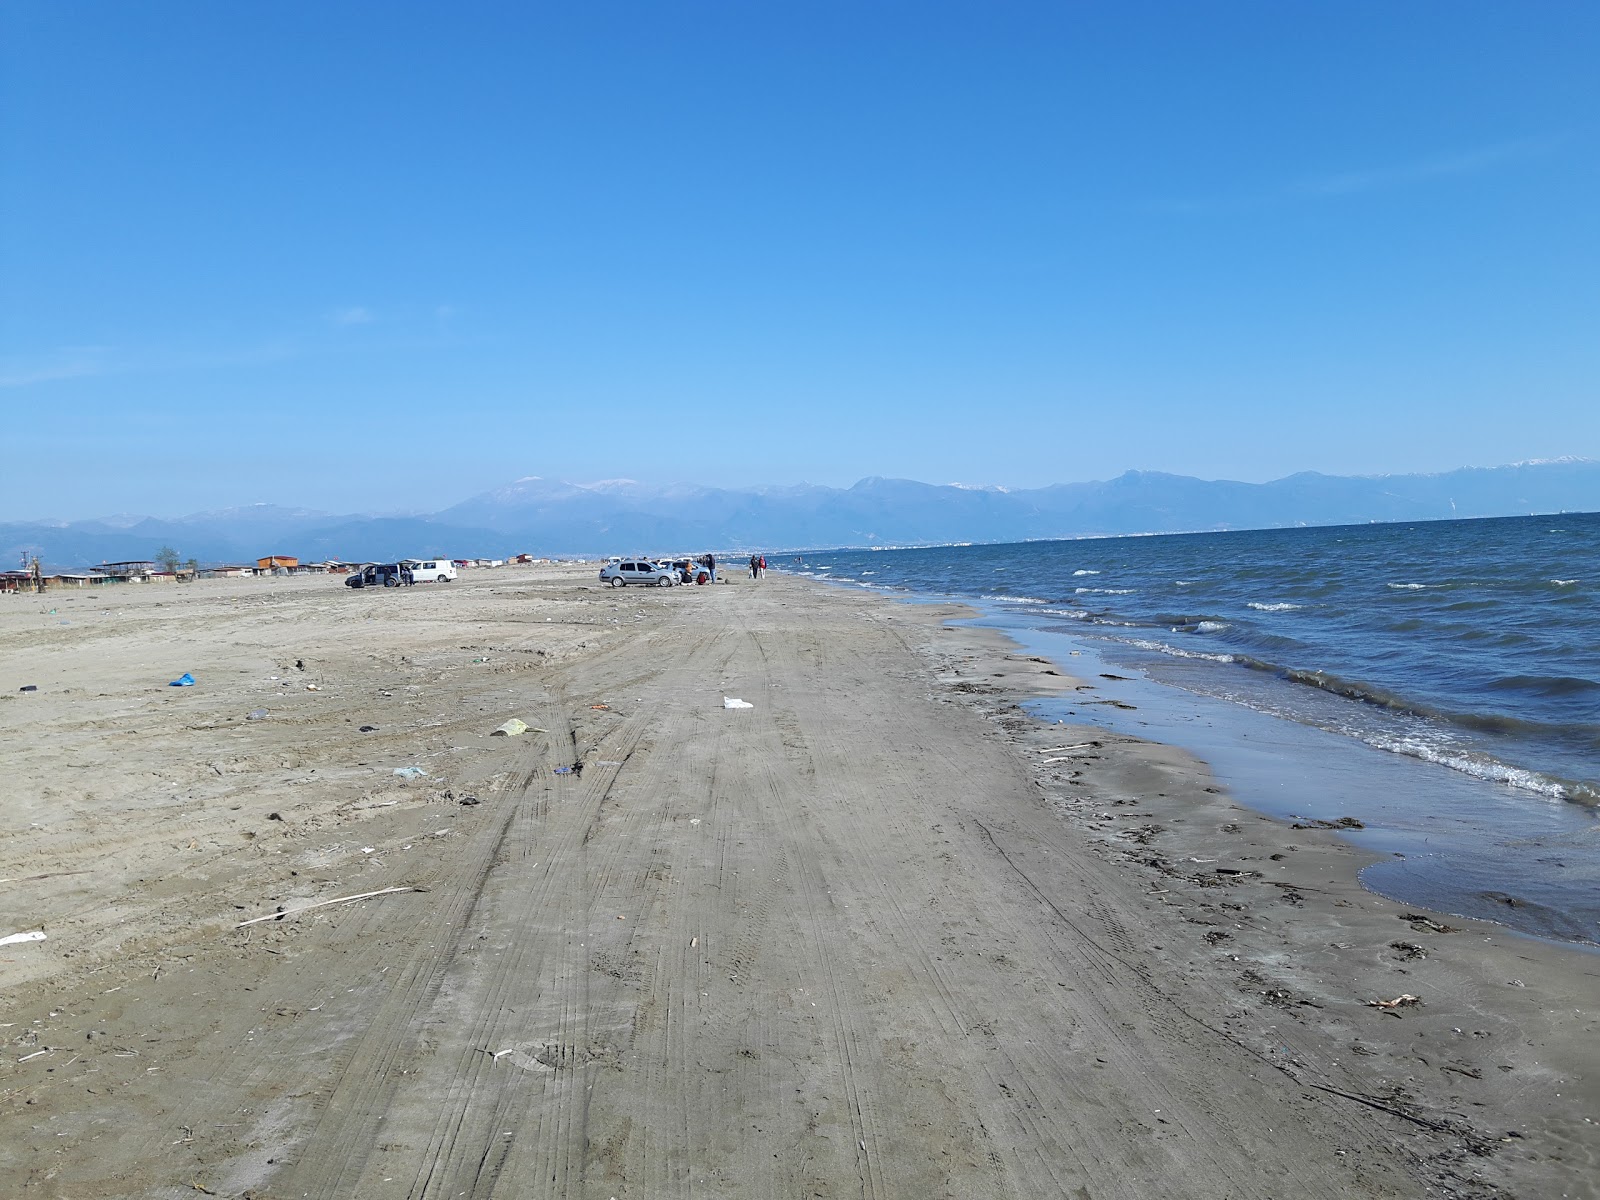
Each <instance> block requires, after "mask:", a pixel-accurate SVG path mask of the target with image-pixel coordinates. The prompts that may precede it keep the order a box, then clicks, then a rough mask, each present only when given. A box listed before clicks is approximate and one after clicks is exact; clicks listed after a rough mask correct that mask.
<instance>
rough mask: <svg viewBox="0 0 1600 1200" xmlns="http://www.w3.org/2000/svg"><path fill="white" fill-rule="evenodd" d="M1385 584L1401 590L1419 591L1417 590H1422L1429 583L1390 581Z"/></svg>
mask: <svg viewBox="0 0 1600 1200" xmlns="http://www.w3.org/2000/svg"><path fill="white" fill-rule="evenodd" d="M1384 586H1385V587H1391V588H1394V589H1395V590H1396V591H1399V592H1417V591H1421V590H1422V589H1423V588H1425V587H1427V586H1428V585H1427V584H1425V583H1388V584H1385V585H1384Z"/></svg>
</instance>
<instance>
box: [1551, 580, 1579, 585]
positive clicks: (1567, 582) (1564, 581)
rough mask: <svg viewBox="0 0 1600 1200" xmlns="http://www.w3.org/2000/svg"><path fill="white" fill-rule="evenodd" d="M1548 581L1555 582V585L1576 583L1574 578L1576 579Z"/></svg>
mask: <svg viewBox="0 0 1600 1200" xmlns="http://www.w3.org/2000/svg"><path fill="white" fill-rule="evenodd" d="M1550 582H1551V583H1553V584H1555V585H1556V586H1557V587H1571V586H1572V585H1573V584H1575V583H1577V582H1578V580H1576V579H1552V580H1551V581H1550Z"/></svg>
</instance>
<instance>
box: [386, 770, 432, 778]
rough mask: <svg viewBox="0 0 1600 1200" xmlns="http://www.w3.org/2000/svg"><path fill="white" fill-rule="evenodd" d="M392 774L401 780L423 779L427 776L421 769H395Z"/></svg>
mask: <svg viewBox="0 0 1600 1200" xmlns="http://www.w3.org/2000/svg"><path fill="white" fill-rule="evenodd" d="M394 773H395V774H396V775H398V776H400V778H401V779H425V778H427V775H428V773H427V772H426V771H424V770H423V769H422V768H421V767H396V768H395V769H394Z"/></svg>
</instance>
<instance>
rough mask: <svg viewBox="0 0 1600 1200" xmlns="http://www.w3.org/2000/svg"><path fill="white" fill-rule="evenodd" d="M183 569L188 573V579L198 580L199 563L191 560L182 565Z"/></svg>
mask: <svg viewBox="0 0 1600 1200" xmlns="http://www.w3.org/2000/svg"><path fill="white" fill-rule="evenodd" d="M183 569H184V570H185V571H187V572H188V573H189V578H190V579H199V578H200V563H199V561H198V560H197V559H193V558H191V559H190V560H189V561H188V562H186V563H184V564H183Z"/></svg>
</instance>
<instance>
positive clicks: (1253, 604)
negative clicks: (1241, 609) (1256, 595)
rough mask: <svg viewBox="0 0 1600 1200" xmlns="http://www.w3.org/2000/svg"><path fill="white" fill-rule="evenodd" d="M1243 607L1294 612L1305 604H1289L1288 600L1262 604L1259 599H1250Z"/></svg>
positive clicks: (1263, 610) (1258, 610)
mask: <svg viewBox="0 0 1600 1200" xmlns="http://www.w3.org/2000/svg"><path fill="white" fill-rule="evenodd" d="M1245 607H1246V608H1253V609H1255V610H1256V611H1257V612H1294V611H1295V610H1296V609H1298V608H1304V607H1305V605H1304V604H1290V603H1289V602H1288V601H1280V602H1279V603H1277V604H1262V603H1260V602H1259V601H1256V600H1252V601H1250V603H1249V604H1246V605H1245Z"/></svg>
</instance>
